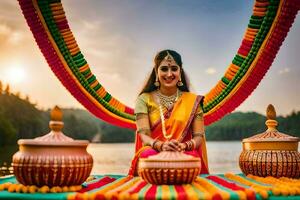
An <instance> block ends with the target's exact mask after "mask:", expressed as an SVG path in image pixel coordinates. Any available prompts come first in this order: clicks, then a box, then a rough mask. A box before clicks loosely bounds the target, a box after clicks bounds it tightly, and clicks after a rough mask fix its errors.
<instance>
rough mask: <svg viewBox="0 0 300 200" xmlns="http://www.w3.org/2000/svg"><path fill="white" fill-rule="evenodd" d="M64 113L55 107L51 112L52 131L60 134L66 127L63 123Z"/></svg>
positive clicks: (50, 123) (50, 125)
mask: <svg viewBox="0 0 300 200" xmlns="http://www.w3.org/2000/svg"><path fill="white" fill-rule="evenodd" d="M62 116H63V113H62V111H61V109H60V108H59V107H58V106H55V107H54V108H53V109H52V110H51V112H50V119H51V121H50V122H49V127H50V129H51V130H53V131H56V132H59V131H61V129H62V128H63V127H64V123H63V122H62Z"/></svg>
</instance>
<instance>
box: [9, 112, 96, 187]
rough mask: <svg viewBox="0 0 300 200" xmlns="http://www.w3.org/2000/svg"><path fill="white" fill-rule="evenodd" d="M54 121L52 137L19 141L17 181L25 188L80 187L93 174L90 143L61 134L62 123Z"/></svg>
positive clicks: (52, 122) (15, 165)
mask: <svg viewBox="0 0 300 200" xmlns="http://www.w3.org/2000/svg"><path fill="white" fill-rule="evenodd" d="M57 109H58V108H57ZM55 112H60V111H57V110H54V112H52V115H55ZM53 113H54V114H53ZM56 114H57V113H56ZM52 118H54V119H52V121H50V128H51V129H52V131H51V132H50V133H49V134H47V135H45V136H43V137H39V138H35V139H21V140H19V141H18V144H19V151H18V152H17V153H15V154H14V155H13V159H12V166H13V169H14V174H15V176H16V179H17V180H18V182H20V183H22V184H24V185H36V186H43V185H47V186H50V187H52V186H70V185H80V184H82V183H83V182H84V181H85V180H86V179H87V177H88V176H89V175H90V172H91V170H92V166H93V158H92V156H91V155H90V154H89V153H88V152H87V151H86V148H87V146H88V143H89V142H88V141H86V140H73V139H72V138H69V137H67V136H65V135H64V134H63V133H62V132H61V131H60V130H61V128H62V127H63V122H62V121H60V120H57V119H55V116H54V117H53V116H52Z"/></svg>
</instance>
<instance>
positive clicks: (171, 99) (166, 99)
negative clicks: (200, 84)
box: [157, 89, 181, 140]
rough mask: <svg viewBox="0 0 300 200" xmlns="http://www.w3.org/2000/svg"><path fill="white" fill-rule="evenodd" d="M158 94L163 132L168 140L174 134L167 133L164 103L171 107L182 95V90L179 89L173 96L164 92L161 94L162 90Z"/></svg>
mask: <svg viewBox="0 0 300 200" xmlns="http://www.w3.org/2000/svg"><path fill="white" fill-rule="evenodd" d="M157 94H158V95H157V97H158V98H157V101H158V106H159V113H160V119H161V128H162V132H163V135H164V137H165V138H166V139H167V140H169V139H171V138H172V136H173V134H169V135H168V134H167V131H166V126H165V116H164V112H163V109H162V103H163V102H164V103H165V105H164V106H165V107H167V106H166V104H167V105H168V107H167V108H170V107H171V106H172V105H173V104H174V103H175V102H176V101H177V100H178V98H179V96H181V91H180V90H178V89H177V91H176V94H174V95H171V96H166V95H163V94H161V92H160V91H158V92H157ZM174 97H175V98H174ZM162 101H163V102H162Z"/></svg>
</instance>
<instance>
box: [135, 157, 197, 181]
mask: <svg viewBox="0 0 300 200" xmlns="http://www.w3.org/2000/svg"><path fill="white" fill-rule="evenodd" d="M200 169H201V162H200V158H198V157H194V156H191V155H186V154H184V153H182V152H172V151H162V152H160V153H159V154H157V155H154V156H149V157H148V158H140V160H139V167H138V174H139V176H141V177H142V178H143V179H144V180H146V181H147V182H148V183H151V184H155V185H163V184H167V185H175V184H187V183H191V182H193V181H194V179H195V178H196V177H197V175H198V174H199V173H200Z"/></svg>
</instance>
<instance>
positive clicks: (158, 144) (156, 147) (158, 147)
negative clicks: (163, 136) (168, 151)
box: [152, 140, 163, 151]
mask: <svg viewBox="0 0 300 200" xmlns="http://www.w3.org/2000/svg"><path fill="white" fill-rule="evenodd" d="M162 145H163V143H162V142H161V141H159V140H155V142H154V144H153V147H152V148H153V149H154V150H156V151H161V148H162Z"/></svg>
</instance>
